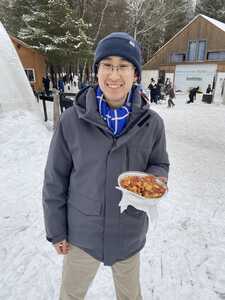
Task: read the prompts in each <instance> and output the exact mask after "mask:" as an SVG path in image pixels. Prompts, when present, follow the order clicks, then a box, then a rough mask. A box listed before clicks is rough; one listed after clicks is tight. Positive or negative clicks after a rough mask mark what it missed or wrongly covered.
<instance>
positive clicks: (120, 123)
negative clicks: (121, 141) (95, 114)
mask: <svg viewBox="0 0 225 300" xmlns="http://www.w3.org/2000/svg"><path fill="white" fill-rule="evenodd" d="M96 99H97V105H98V110H99V113H100V115H101V117H102V118H103V119H104V120H105V121H106V123H107V126H108V127H109V128H110V129H111V131H112V133H113V135H114V136H119V135H120V134H121V132H122V131H123V129H124V127H125V126H126V124H127V120H128V116H129V113H130V112H131V100H132V91H131V90H130V92H129V93H128V96H127V100H126V102H125V104H124V105H123V106H121V107H118V108H112V107H110V106H109V105H108V103H107V102H106V100H105V99H104V95H103V92H102V91H101V89H100V87H99V86H98V87H97V89H96Z"/></svg>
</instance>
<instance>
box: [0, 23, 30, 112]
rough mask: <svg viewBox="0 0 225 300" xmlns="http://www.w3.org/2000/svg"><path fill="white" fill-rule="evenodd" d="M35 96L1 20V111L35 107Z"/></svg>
mask: <svg viewBox="0 0 225 300" xmlns="http://www.w3.org/2000/svg"><path fill="white" fill-rule="evenodd" d="M35 102H36V100H35V97H34V94H33V91H32V89H31V86H30V83H29V81H28V79H27V76H26V74H25V72H24V69H23V66H22V63H21V61H20V59H19V57H18V54H17V52H16V50H15V48H14V45H13V43H12V41H11V39H10V38H9V36H8V34H7V32H6V30H5V28H4V27H3V25H2V23H1V22H0V112H1V111H11V110H16V109H18V108H19V109H28V110H33V109H35Z"/></svg>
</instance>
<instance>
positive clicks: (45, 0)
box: [18, 0, 92, 63]
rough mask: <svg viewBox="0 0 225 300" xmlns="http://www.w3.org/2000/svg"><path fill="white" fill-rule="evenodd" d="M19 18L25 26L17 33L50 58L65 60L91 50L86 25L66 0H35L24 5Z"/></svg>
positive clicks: (88, 52) (85, 53) (87, 54)
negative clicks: (25, 6)
mask: <svg viewBox="0 0 225 300" xmlns="http://www.w3.org/2000/svg"><path fill="white" fill-rule="evenodd" d="M18 1H22V0H18ZM26 1H27V2H28V3H29V2H30V0H29V1H28V0H26ZM23 2H25V1H24V0H23ZM28 3H27V4H28ZM28 5H29V4H28ZM22 21H23V23H24V25H25V26H24V27H23V28H21V29H20V31H19V32H18V37H19V38H21V39H22V40H24V41H26V42H27V43H29V44H30V45H32V46H34V47H35V48H37V49H40V50H42V51H43V52H45V53H46V54H47V55H48V58H49V60H50V62H53V63H55V62H57V63H59V62H60V61H63V62H65V61H66V60H67V61H69V60H72V59H73V57H74V56H76V55H83V56H84V57H88V56H90V54H91V47H92V42H91V39H90V38H89V36H88V35H87V30H88V25H87V24H85V23H84V21H83V20H82V19H77V18H76V15H75V13H74V10H72V9H71V7H70V6H69V4H68V2H67V1H66V0H39V1H35V4H34V5H33V6H31V5H29V6H27V11H25V13H24V14H23V16H22Z"/></svg>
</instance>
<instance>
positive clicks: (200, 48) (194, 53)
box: [187, 40, 207, 61]
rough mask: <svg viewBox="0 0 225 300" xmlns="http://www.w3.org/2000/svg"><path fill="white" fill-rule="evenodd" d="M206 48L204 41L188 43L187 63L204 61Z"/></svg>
mask: <svg viewBox="0 0 225 300" xmlns="http://www.w3.org/2000/svg"><path fill="white" fill-rule="evenodd" d="M206 46H207V45H206V41H205V40H199V41H189V43H188V52H187V60H189V61H196V60H197V61H199V60H205V56H206Z"/></svg>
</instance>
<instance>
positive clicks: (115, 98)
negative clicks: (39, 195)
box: [43, 32, 169, 300]
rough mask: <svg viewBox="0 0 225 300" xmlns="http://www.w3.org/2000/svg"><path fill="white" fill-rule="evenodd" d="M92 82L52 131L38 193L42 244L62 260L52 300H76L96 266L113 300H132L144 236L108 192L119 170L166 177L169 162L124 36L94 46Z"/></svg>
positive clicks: (134, 49) (141, 223)
mask: <svg viewBox="0 0 225 300" xmlns="http://www.w3.org/2000/svg"><path fill="white" fill-rule="evenodd" d="M94 71H95V74H96V76H97V80H98V84H97V85H96V86H95V87H87V88H85V89H84V90H82V91H80V92H79V94H78V95H77V99H76V103H75V105H74V106H73V107H72V108H70V109H68V110H67V111H65V112H64V113H63V114H62V117H61V119H60V121H59V124H58V126H57V128H56V131H55V133H54V136H53V139H52V142H51V145H50V150H49V154H48V160H47V165H46V169H45V181H44V187H43V206H44V216H45V225H46V232H47V239H48V240H49V241H50V242H52V243H53V245H54V247H55V249H56V251H57V253H58V254H64V255H65V257H64V265H63V276H62V285H61V291H60V300H72V299H73V300H75V299H76V300H78V299H79V300H80V299H84V297H85V294H86V292H87V290H88V287H89V286H90V283H91V281H92V280H93V278H94V277H95V274H96V272H97V270H98V267H99V265H100V262H103V263H104V264H105V265H108V266H112V272H113V279H114V284H115V289H116V295H117V299H119V300H125V299H126V300H127V299H129V300H140V299H142V296H141V289H140V282H139V269H140V258H139V252H140V250H141V249H142V248H143V247H144V245H145V241H146V233H147V230H148V217H147V215H146V213H145V212H143V211H140V210H137V209H135V208H134V207H132V206H129V207H128V209H127V210H126V211H125V212H124V213H122V214H121V213H120V209H119V206H118V204H119V202H120V200H121V193H120V191H118V190H117V189H116V188H115V186H116V185H117V178H118V176H119V175H120V174H121V173H123V172H125V171H129V170H132V171H143V172H147V173H151V174H154V175H156V176H160V177H164V178H167V175H168V169H169V161H168V156H167V152H166V141H165V130H164V125H163V121H162V119H161V118H160V117H159V116H158V114H157V113H156V112H154V111H151V110H150V109H149V106H148V103H146V101H145V100H144V99H142V98H141V95H140V93H139V89H138V87H137V85H136V84H135V83H136V81H137V82H140V78H141V51H140V47H139V45H138V43H137V42H136V41H135V40H134V39H133V38H132V37H131V36H129V35H128V34H127V33H123V32H122V33H121V32H116V33H112V34H110V35H108V36H106V37H105V38H104V39H103V40H101V41H100V42H99V44H98V45H97V48H96V52H95V58H94Z"/></svg>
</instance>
